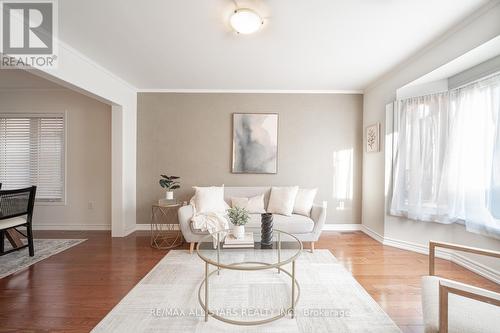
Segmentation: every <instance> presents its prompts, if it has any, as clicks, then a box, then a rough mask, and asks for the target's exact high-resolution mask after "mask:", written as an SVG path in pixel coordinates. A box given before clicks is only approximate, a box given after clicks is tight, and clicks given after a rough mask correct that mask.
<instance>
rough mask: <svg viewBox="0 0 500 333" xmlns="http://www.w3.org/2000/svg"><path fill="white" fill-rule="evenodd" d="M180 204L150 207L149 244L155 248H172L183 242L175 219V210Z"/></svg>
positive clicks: (177, 221)
mask: <svg viewBox="0 0 500 333" xmlns="http://www.w3.org/2000/svg"><path fill="white" fill-rule="evenodd" d="M181 206H182V205H181V204H180V203H179V204H173V205H168V206H161V205H158V204H154V205H153V206H152V207H151V246H152V247H154V248H157V249H163V250H165V249H172V248H174V247H177V246H180V245H182V243H183V242H184V240H183V238H182V233H181V230H180V227H179V220H178V219H177V211H178V210H179V208H180V207H181Z"/></svg>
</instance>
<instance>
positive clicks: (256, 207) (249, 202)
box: [231, 194, 266, 214]
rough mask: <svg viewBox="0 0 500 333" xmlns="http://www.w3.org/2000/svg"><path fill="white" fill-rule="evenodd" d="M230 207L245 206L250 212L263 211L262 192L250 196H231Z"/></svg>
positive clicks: (259, 212)
mask: <svg viewBox="0 0 500 333" xmlns="http://www.w3.org/2000/svg"><path fill="white" fill-rule="evenodd" d="M231 206H232V207H240V208H245V209H246V210H247V211H248V212H249V213H250V214H262V213H265V212H266V210H265V209H264V194H261V195H257V196H255V197H251V198H231Z"/></svg>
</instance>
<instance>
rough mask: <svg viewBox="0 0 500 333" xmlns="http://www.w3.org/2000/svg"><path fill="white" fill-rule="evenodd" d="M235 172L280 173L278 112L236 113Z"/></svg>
mask: <svg viewBox="0 0 500 333" xmlns="http://www.w3.org/2000/svg"><path fill="white" fill-rule="evenodd" d="M232 172H233V173H268V174H275V173H277V172H278V114H276V113H233V162H232Z"/></svg>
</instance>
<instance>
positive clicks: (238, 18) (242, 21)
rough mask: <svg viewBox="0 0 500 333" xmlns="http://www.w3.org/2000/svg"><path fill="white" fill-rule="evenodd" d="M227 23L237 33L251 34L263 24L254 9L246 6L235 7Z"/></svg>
mask: <svg viewBox="0 0 500 333" xmlns="http://www.w3.org/2000/svg"><path fill="white" fill-rule="evenodd" d="M229 24H230V25H231V27H232V28H233V29H234V31H236V32H237V33H239V34H246V35H247V34H252V33H254V32H256V31H257V30H259V29H260V27H261V26H262V25H263V24H264V21H263V20H262V18H261V17H260V16H259V14H257V13H256V12H255V11H253V10H251V9H248V8H239V9H236V10H235V11H234V12H233V14H232V15H231V17H230V18H229Z"/></svg>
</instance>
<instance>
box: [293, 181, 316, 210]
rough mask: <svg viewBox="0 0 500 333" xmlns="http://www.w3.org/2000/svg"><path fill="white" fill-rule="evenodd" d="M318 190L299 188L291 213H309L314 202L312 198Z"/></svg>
mask: <svg viewBox="0 0 500 333" xmlns="http://www.w3.org/2000/svg"><path fill="white" fill-rule="evenodd" d="M317 192H318V189H317V188H313V189H307V188H301V189H299V191H298V192H297V197H296V198H295V205H294V206H293V213H294V214H300V215H304V216H309V215H311V209H312V206H313V203H314V198H315V197H316V193H317Z"/></svg>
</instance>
